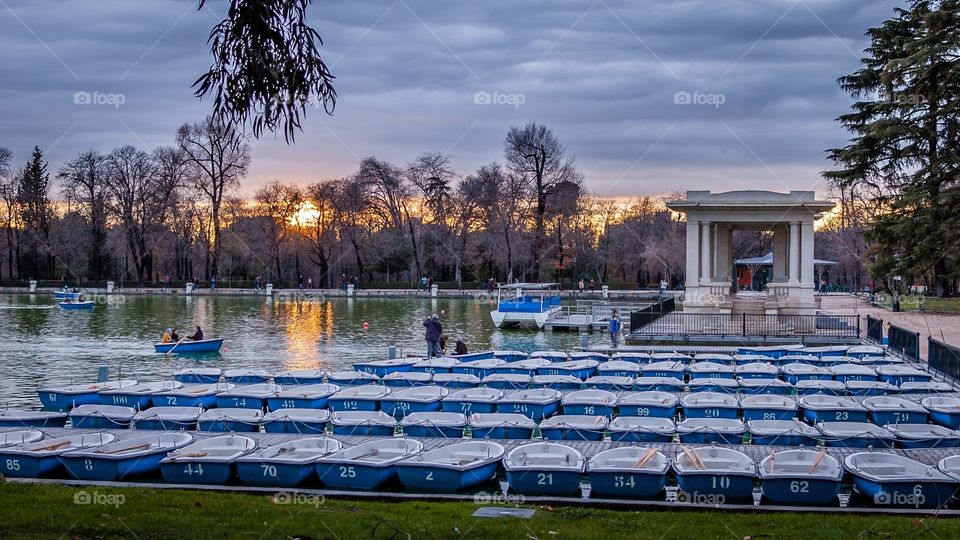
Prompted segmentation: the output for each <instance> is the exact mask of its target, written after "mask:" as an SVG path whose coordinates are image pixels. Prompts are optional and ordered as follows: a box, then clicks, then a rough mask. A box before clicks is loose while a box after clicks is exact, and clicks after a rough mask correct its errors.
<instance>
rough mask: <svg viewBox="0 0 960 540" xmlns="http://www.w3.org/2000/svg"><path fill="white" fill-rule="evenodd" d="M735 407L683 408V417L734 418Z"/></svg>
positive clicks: (735, 415) (735, 413)
mask: <svg viewBox="0 0 960 540" xmlns="http://www.w3.org/2000/svg"><path fill="white" fill-rule="evenodd" d="M738 410H739V409H737V408H736V407H684V408H683V415H684V416H686V417H687V418H736V417H737V411H738Z"/></svg>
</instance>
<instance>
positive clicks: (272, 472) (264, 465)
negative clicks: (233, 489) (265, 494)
mask: <svg viewBox="0 0 960 540" xmlns="http://www.w3.org/2000/svg"><path fill="white" fill-rule="evenodd" d="M315 475H316V467H314V465H313V464H312V463H306V464H294V463H276V462H269V461H238V462H237V476H238V477H239V478H240V481H241V482H243V483H244V484H247V485H250V486H281V487H293V486H297V485H300V484H302V483H304V482H306V481H307V480H309V479H310V478H312V477H314V476H315Z"/></svg>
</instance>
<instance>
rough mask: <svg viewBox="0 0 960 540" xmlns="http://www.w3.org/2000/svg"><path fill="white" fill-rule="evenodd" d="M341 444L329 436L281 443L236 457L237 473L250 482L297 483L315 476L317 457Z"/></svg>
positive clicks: (265, 484) (333, 451) (251, 484)
mask: <svg viewBox="0 0 960 540" xmlns="http://www.w3.org/2000/svg"><path fill="white" fill-rule="evenodd" d="M342 448H343V445H342V444H340V441H338V440H336V439H331V438H328V437H310V438H307V439H294V440H292V441H288V442H283V443H278V444H275V445H273V446H268V447H266V448H261V449H259V450H257V451H255V452H253V453H250V454H247V455H245V456H240V457H239V458H237V476H238V477H240V481H241V482H243V483H244V484H246V485H250V486H280V487H294V486H297V485H300V484H302V483H304V482H306V481H307V480H310V479H311V478H314V477H315V476H316V474H317V468H316V465H315V463H316V461H317V460H318V459H320V458H322V457H325V456H329V455H331V454H334V453H336V452H339V451H340V450H341V449H342Z"/></svg>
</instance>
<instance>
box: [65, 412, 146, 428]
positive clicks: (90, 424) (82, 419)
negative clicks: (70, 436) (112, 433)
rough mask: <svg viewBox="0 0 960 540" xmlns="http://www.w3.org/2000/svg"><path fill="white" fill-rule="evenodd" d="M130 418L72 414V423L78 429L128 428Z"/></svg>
mask: <svg viewBox="0 0 960 540" xmlns="http://www.w3.org/2000/svg"><path fill="white" fill-rule="evenodd" d="M130 422H131V421H130V420H114V419H110V418H105V417H103V416H93V415H91V416H71V417H70V424H71V425H72V426H73V427H74V428H76V429H81V428H85V429H126V428H128V427H130Z"/></svg>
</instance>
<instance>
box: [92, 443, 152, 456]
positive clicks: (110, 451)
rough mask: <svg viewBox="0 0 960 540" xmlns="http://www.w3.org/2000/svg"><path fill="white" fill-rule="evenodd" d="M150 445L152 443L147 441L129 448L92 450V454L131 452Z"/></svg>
mask: <svg viewBox="0 0 960 540" xmlns="http://www.w3.org/2000/svg"><path fill="white" fill-rule="evenodd" d="M152 446H153V444H151V443H147V444H141V445H137V446H131V447H129V448H117V449H116V450H94V452H93V453H94V454H119V453H122V452H133V451H135V450H142V449H144V448H150V447H152Z"/></svg>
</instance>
